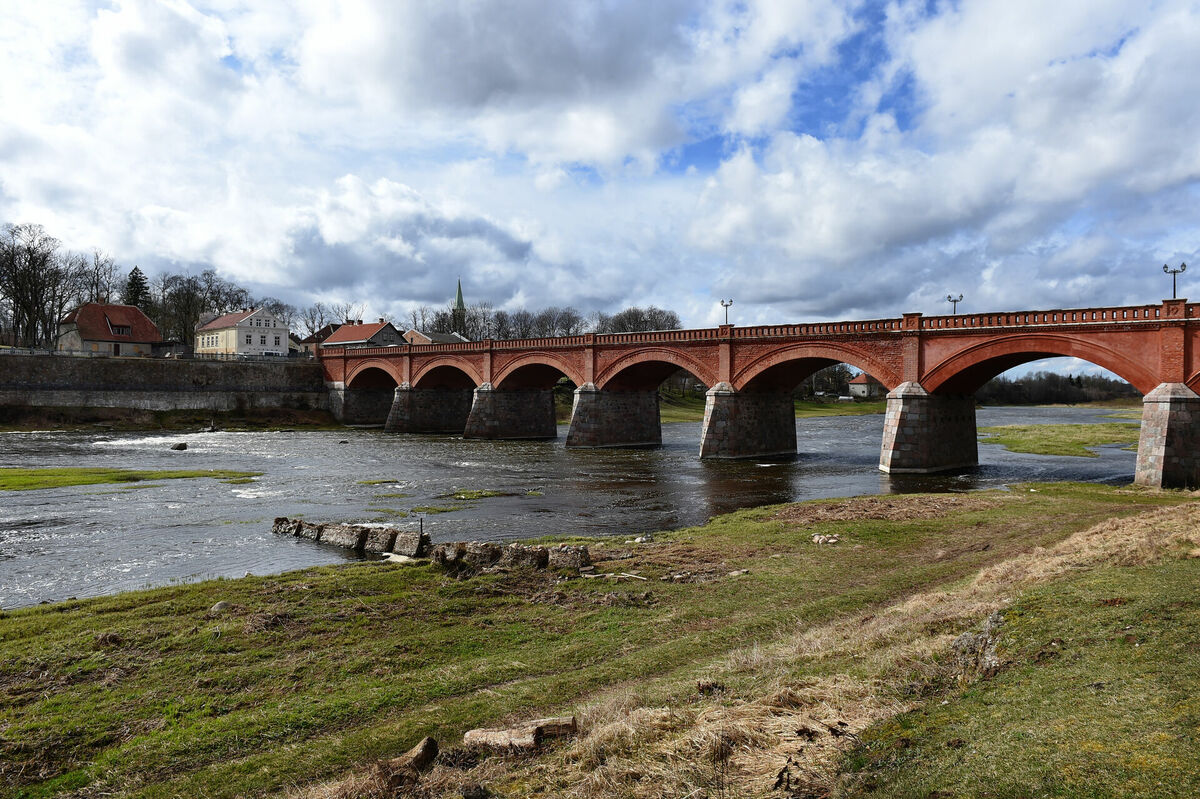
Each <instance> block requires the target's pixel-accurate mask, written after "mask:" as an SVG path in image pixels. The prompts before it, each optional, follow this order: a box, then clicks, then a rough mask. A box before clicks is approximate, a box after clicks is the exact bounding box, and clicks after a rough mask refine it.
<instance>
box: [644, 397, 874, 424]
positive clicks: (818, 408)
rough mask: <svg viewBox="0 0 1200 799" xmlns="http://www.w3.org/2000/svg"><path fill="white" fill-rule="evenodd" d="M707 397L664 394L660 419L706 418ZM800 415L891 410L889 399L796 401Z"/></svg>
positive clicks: (866, 413) (684, 420) (847, 414)
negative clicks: (888, 405)
mask: <svg viewBox="0 0 1200 799" xmlns="http://www.w3.org/2000/svg"><path fill="white" fill-rule="evenodd" d="M704 402H705V400H704V397H703V396H695V395H690V394H689V395H686V396H680V395H678V394H663V395H662V396H661V402H660V404H659V412H658V416H659V419H660V420H661V421H662V422H663V423H664V424H666V423H670V422H699V421H700V420H702V419H703V418H704ZM795 406H796V418H797V419H807V418H810V417H813V416H866V415H868V414H875V413H883V412H884V411H886V410H887V400H882V399H878V400H856V401H854V402H816V401H813V400H796V402H795Z"/></svg>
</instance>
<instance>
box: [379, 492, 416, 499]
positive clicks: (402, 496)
mask: <svg viewBox="0 0 1200 799" xmlns="http://www.w3.org/2000/svg"><path fill="white" fill-rule="evenodd" d="M411 496H412V494H399V493H392V494H376V495H375V499H408V498H409V497H411Z"/></svg>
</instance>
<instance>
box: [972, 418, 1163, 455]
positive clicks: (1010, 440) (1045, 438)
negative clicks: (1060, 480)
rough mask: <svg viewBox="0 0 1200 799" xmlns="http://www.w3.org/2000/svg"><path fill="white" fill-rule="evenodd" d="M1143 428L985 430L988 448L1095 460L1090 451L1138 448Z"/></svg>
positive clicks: (1122, 424) (1096, 426) (1035, 426)
mask: <svg viewBox="0 0 1200 799" xmlns="http://www.w3.org/2000/svg"><path fill="white" fill-rule="evenodd" d="M1139 430H1140V425H1136V424H1128V423H1126V422H1104V423H1101V424H1015V425H1001V426H998V427H981V428H979V434H980V435H981V436H984V438H983V443H984V444H1000V445H1002V446H1004V447H1006V448H1007V449H1009V450H1011V451H1012V452H1029V453H1032V454H1034V455H1075V456H1078V457H1082V458H1095V457H1096V453H1094V452H1092V451H1090V450H1089V449H1088V447H1098V446H1101V445H1103V444H1133V445H1134V446H1136V445H1137V440H1138V431H1139Z"/></svg>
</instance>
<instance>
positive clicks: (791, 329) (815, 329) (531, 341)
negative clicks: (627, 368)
mask: <svg viewBox="0 0 1200 799" xmlns="http://www.w3.org/2000/svg"><path fill="white" fill-rule="evenodd" d="M1168 302H1169V301H1168ZM1181 302H1182V301H1181ZM1165 311H1166V305H1123V306H1120V305H1119V306H1109V307H1104V308H1070V309H1051V310H1045V311H1011V312H1001V313H986V314H955V315H951V316H917V315H916V314H910V315H909V316H908V317H906V319H870V320H862V321H845V322H807V323H800V324H791V325H756V326H754V327H730V328H728V331H729V333H728V334H729V335H730V336H732V337H733V338H735V339H755V338H782V337H792V336H827V335H854V334H862V333H878V332H885V331H900V330H903V329H904V326H905V323H906V321H907V322H908V323H909V324H916V325H917V327H918V328H919V329H921V330H958V329H977V328H989V327H1034V326H1037V327H1041V326H1047V327H1051V326H1055V325H1060V326H1062V325H1085V324H1096V325H1102V324H1106V325H1111V324H1123V323H1144V322H1152V321H1155V320H1158V319H1163V318H1165V317H1164V314H1165ZM1182 313H1183V315H1184V317H1186V318H1189V319H1195V318H1197V317H1200V303H1189V304H1186V305H1185V306H1183V311H1182ZM1176 318H1178V317H1176ZM722 330H723V329H722V328H716V327H708V328H698V329H692V330H655V331H650V332H644V333H600V334H596V335H592V336H562V337H549V338H527V339H508V340H495V341H468V342H460V343H454V344H412V345H408V344H401V345H396V346H390V347H326V348H322V351H321V357H326V358H328V357H341V356H343V355H347V356H349V355H353V356H355V357H360V358H365V357H372V356H388V355H402V354H412V355H417V354H426V353H429V354H432V353H455V352H460V353H466V352H484V351H487V350H489V349H491V350H533V349H555V348H569V347H582V346H584V345H585V344H587V342H588V339H589V338H590V339H591V341H592V344H593V345H596V346H603V345H619V344H655V343H669V342H680V341H705V340H715V339H719V338H721V337H722Z"/></svg>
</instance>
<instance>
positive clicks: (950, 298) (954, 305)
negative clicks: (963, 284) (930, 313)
mask: <svg viewBox="0 0 1200 799" xmlns="http://www.w3.org/2000/svg"><path fill="white" fill-rule="evenodd" d="M962 298H963V295H961V294H959V295H958V296H957V297H955V296H954V295H953V294H947V295H946V302H948V303H950V313H952V314H956V313H958V304H959V303H960V302H962Z"/></svg>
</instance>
